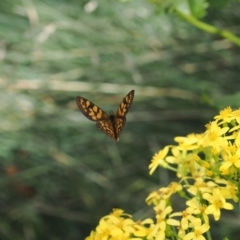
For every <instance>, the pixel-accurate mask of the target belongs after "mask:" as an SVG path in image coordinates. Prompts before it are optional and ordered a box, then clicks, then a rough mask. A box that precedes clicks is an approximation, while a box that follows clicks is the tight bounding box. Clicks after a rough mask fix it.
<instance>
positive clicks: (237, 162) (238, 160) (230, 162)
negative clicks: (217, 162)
mask: <svg viewBox="0 0 240 240" xmlns="http://www.w3.org/2000/svg"><path fill="white" fill-rule="evenodd" d="M232 166H235V167H236V168H240V152H236V153H235V154H234V153H233V154H231V153H230V154H228V156H227V157H226V156H225V158H224V162H223V164H222V165H221V167H220V168H219V170H220V171H221V172H225V171H226V170H229V169H230V168H231V167H232Z"/></svg>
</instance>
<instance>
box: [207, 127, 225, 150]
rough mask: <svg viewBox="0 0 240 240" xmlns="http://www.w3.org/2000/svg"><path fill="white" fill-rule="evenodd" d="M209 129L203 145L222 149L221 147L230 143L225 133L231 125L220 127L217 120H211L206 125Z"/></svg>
mask: <svg viewBox="0 0 240 240" xmlns="http://www.w3.org/2000/svg"><path fill="white" fill-rule="evenodd" d="M206 127H207V130H206V132H205V133H204V135H203V146H204V147H209V146H211V147H214V148H216V149H218V151H220V149H221V147H225V146H227V145H228V142H227V139H228V138H229V137H223V135H224V134H225V133H226V132H227V131H228V130H229V127H223V128H220V127H219V126H218V125H217V123H216V122H211V123H209V124H207V125H206Z"/></svg>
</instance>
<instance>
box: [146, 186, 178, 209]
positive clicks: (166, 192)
mask: <svg viewBox="0 0 240 240" xmlns="http://www.w3.org/2000/svg"><path fill="white" fill-rule="evenodd" d="M181 190H182V185H180V184H178V183H176V182H172V183H170V184H169V186H168V187H163V188H160V189H159V190H158V191H154V192H152V193H150V194H149V196H148V197H147V199H146V202H147V204H148V205H150V204H153V205H155V206H156V205H158V204H159V201H160V200H161V199H169V198H170V197H171V196H172V194H174V193H176V192H179V191H181Z"/></svg>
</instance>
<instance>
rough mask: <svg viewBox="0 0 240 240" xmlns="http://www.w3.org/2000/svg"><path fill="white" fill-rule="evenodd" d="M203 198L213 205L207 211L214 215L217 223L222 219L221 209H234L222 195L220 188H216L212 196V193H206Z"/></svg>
mask: <svg viewBox="0 0 240 240" xmlns="http://www.w3.org/2000/svg"><path fill="white" fill-rule="evenodd" d="M203 198H204V199H206V200H207V201H208V202H209V203H211V204H210V205H209V206H208V207H207V209H206V213H207V214H213V216H214V219H215V220H216V221H217V220H219V218H220V215H221V211H220V209H222V208H224V209H228V210H231V209H233V205H232V204H230V203H227V202H226V200H225V198H224V197H223V195H222V194H221V193H220V191H219V189H218V188H214V189H213V191H212V195H211V194H210V193H204V194H203Z"/></svg>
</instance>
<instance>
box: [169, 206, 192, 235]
mask: <svg viewBox="0 0 240 240" xmlns="http://www.w3.org/2000/svg"><path fill="white" fill-rule="evenodd" d="M179 216H180V217H182V218H181V221H180V224H179V225H180V227H181V229H183V230H186V229H188V228H189V221H190V220H191V218H192V217H193V216H192V214H191V213H189V212H187V211H182V212H175V213H173V214H171V215H170V217H179Z"/></svg>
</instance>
